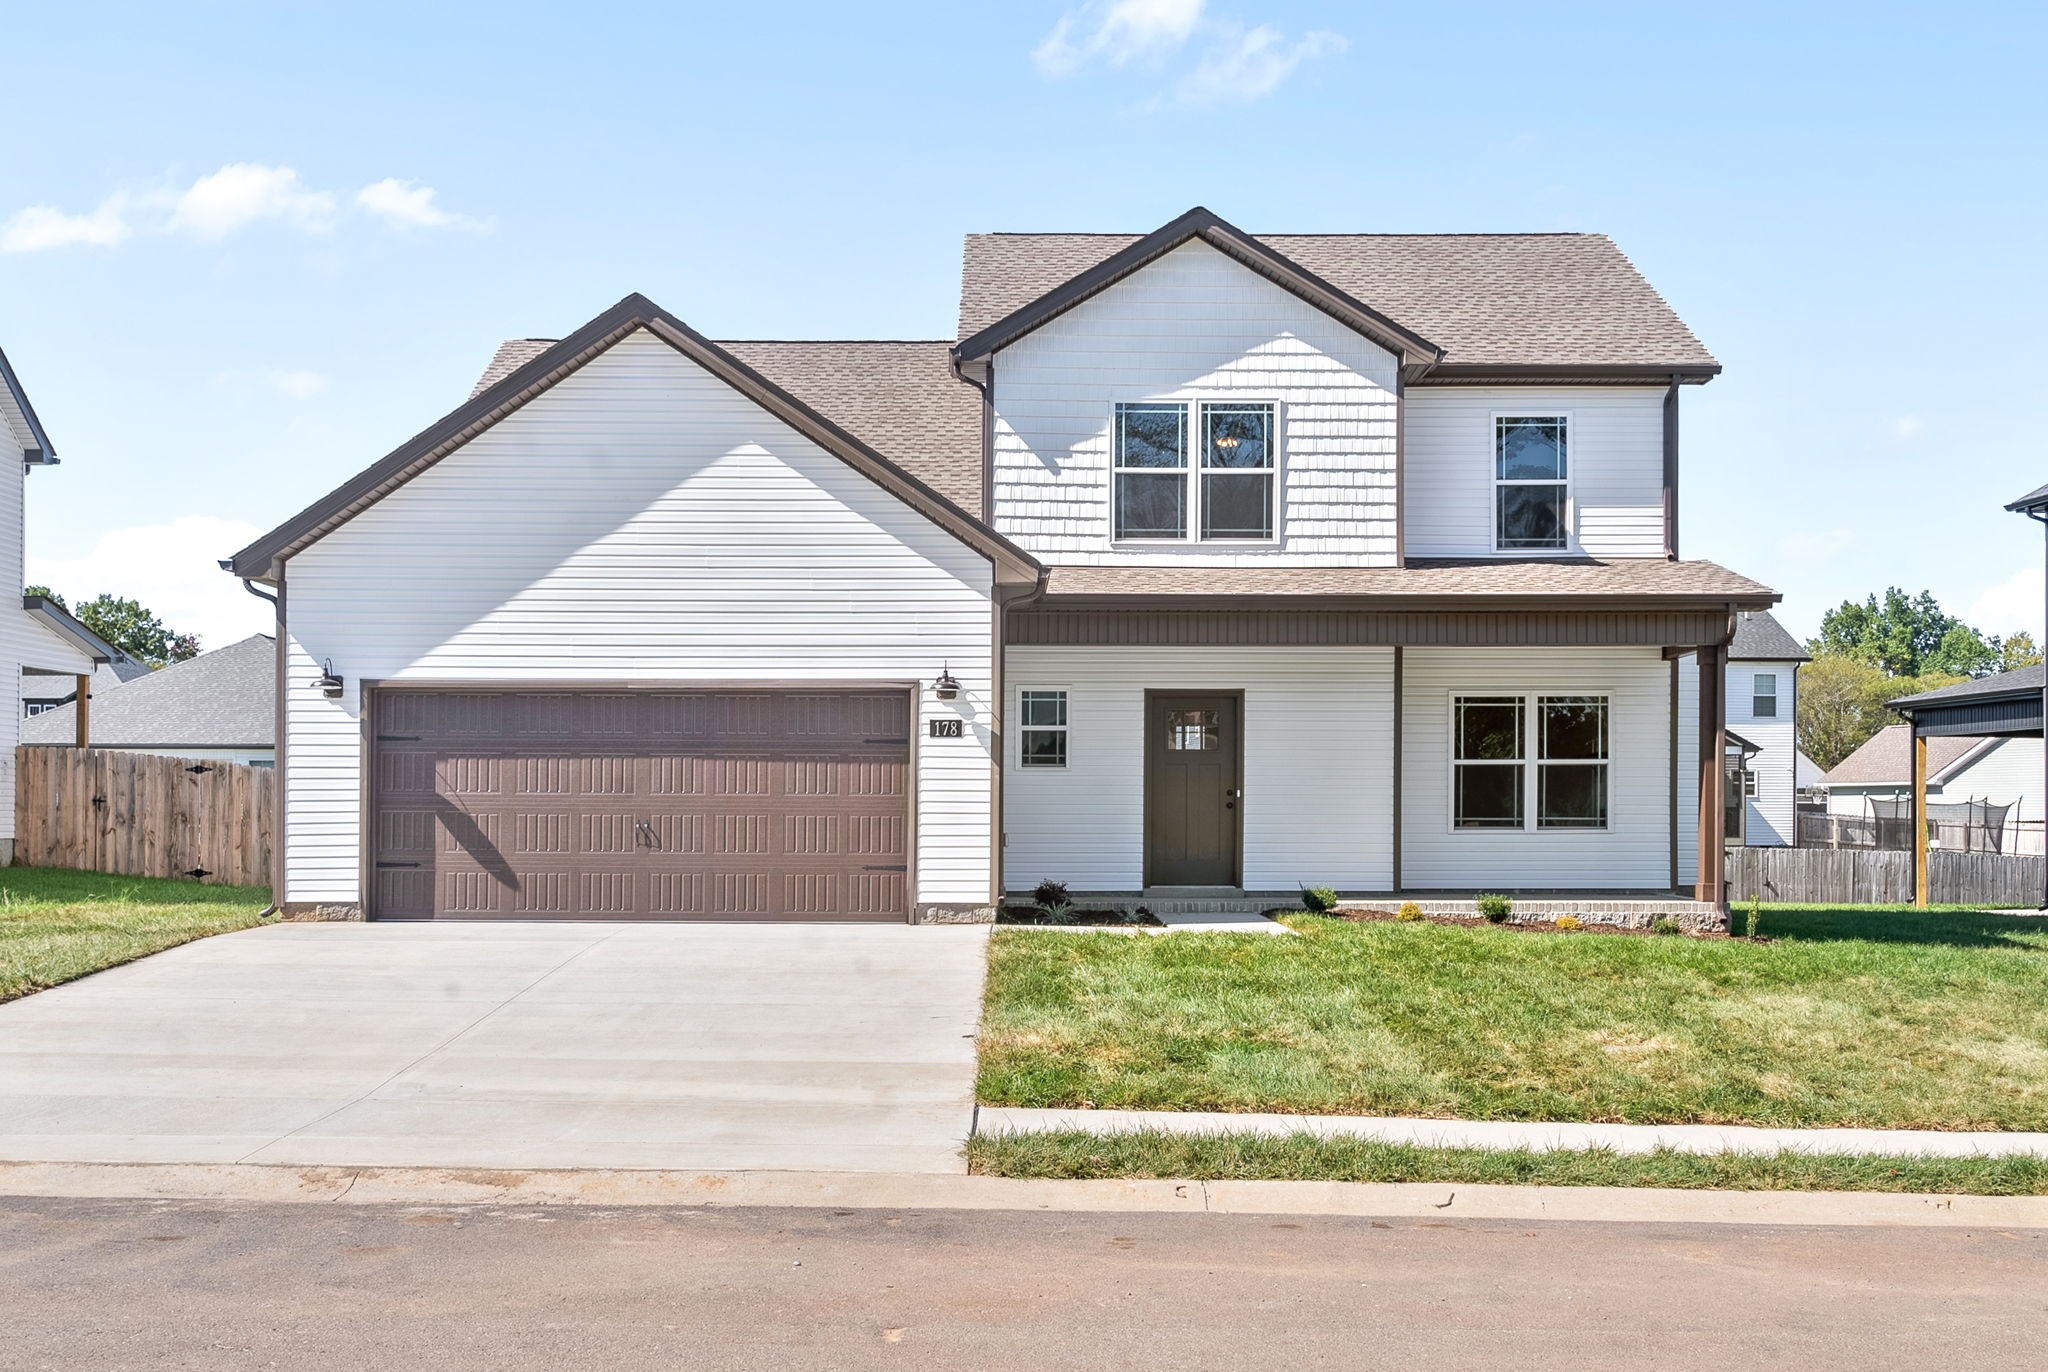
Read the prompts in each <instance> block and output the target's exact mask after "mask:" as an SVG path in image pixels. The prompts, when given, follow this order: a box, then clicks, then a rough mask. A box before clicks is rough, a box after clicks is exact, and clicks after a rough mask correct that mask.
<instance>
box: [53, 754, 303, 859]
mask: <svg viewBox="0 0 2048 1372" xmlns="http://www.w3.org/2000/svg"><path fill="white" fill-rule="evenodd" d="M276 786H277V775H276V773H275V772H273V771H272V770H271V769H270V768H268V767H250V766H248V765H246V764H243V763H237V762H214V761H210V760H209V761H203V762H202V761H198V760H196V759H193V758H183V757H153V756H151V755H149V754H146V753H118V752H113V751H110V750H106V749H100V748H30V747H20V748H17V749H15V751H14V860H15V861H16V862H18V863H20V864H21V865H23V866H24V867H76V868H81V869H83V870H85V871H90V872H118V873H120V874H122V875H123V876H135V877H184V878H188V879H195V880H199V881H204V882H210V883H218V884H224V885H232V886H268V885H269V884H270V877H271V869H270V854H271V843H272V841H273V835H272V833H271V828H272V816H273V815H274V813H275V809H274V801H275V796H276V789H275V788H276Z"/></svg>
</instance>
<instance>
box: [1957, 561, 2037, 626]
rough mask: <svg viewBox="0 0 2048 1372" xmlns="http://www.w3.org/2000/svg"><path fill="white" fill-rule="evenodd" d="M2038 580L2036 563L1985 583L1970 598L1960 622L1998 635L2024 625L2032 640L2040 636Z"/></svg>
mask: <svg viewBox="0 0 2048 1372" xmlns="http://www.w3.org/2000/svg"><path fill="white" fill-rule="evenodd" d="M2041 582H2042V573H2041V569H2040V568H2039V567H2028V568H2026V569H2025V570H2023V571H2018V572H2014V573H2013V574H2012V575H2011V576H2009V577H2007V578H2006V579H2005V580H2003V581H2001V582H1999V583H1998V584H1997V585H1995V586H1988V587H1986V588H1985V589H1984V591H1983V592H1982V593H1981V594H1979V595H1978V597H1977V598H1976V599H1975V600H1973V601H1971V602H1970V608H1969V610H1968V611H1966V612H1965V613H1964V615H1963V620H1964V622H1966V623H1968V624H1970V625H1973V626H1974V627H1976V628H1979V629H1982V630H1983V631H1984V632H1985V633H1987V634H1998V635H2000V636H2001V637H2002V636H2004V635H2006V634H2009V633H2011V632H2013V631H2014V630H2015V629H2025V630H2026V631H2027V632H2028V633H2030V634H2032V635H2033V636H2034V638H2035V640H2036V641H2038V640H2039V639H2040V637H2041Z"/></svg>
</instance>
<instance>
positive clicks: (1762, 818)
mask: <svg viewBox="0 0 2048 1372" xmlns="http://www.w3.org/2000/svg"><path fill="white" fill-rule="evenodd" d="M1795 667H1796V664H1794V663H1790V662H1731V663H1729V664H1728V727H1729V728H1730V729H1733V730H1734V731H1735V732H1736V733H1738V734H1741V735H1742V736H1743V737H1744V738H1746V739H1748V740H1749V741H1750V742H1751V743H1754V744H1758V745H1759V746H1760V747H1761V748H1762V749H1763V751H1762V752H1760V753H1758V754H1757V755H1756V756H1755V757H1752V758H1751V759H1750V760H1749V768H1750V770H1751V771H1752V772H1754V773H1755V774H1756V795H1755V797H1754V798H1752V799H1750V800H1747V801H1746V802H1744V803H1745V804H1746V805H1747V806H1748V807H1749V813H1748V818H1747V824H1748V832H1747V833H1746V834H1745V835H1744V838H1745V841H1747V842H1748V843H1749V844H1750V845H1751V846H1753V847H1777V846H1781V845H1785V844H1793V843H1797V842H1798V841H1799V821H1798V818H1797V816H1796V815H1795V813H1794V804H1795V793H1796V791H1797V789H1798V787H1797V783H1796V781H1795V780H1794V772H1795V770H1796V768H1797V766H1798V755H1797V753H1796V751H1795V747H1796V745H1795V743H1794V739H1793V735H1794V732H1795V723H1794V721H1795V714H1794V707H1795V706H1796V705H1797V703H1798V697H1797V696H1796V695H1795V694H1794V689H1795V688H1794V680H1795V678H1794V671H1795ZM1759 674H1762V675H1766V676H1774V677H1776V678H1777V687H1778V696H1777V700H1778V712H1777V714H1775V715H1768V716H1758V715H1757V714H1756V713H1755V712H1754V711H1755V706H1756V698H1755V697H1756V678H1757V676H1758V675H1759Z"/></svg>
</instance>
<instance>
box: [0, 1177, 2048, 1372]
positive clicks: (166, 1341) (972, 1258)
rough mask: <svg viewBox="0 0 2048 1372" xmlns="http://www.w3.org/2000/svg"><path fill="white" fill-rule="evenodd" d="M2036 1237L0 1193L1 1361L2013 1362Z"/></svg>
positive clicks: (110, 1365) (2036, 1254)
mask: <svg viewBox="0 0 2048 1372" xmlns="http://www.w3.org/2000/svg"><path fill="white" fill-rule="evenodd" d="M2044 1347H2048V1232H2044V1231H2039V1230H2010V1231H2000V1230H1984V1231H1968V1230H1940V1229H1880V1228H1856V1229H1849V1228H1843V1229H1791V1228H1780V1227H1755V1228H1750V1227H1733V1226H1721V1225H1713V1226H1704V1225H1702V1226H1680V1225H1669V1226H1665V1225H1636V1226H1622V1225H1593V1224H1554V1225H1546V1226H1541V1227H1531V1226H1529V1225H1526V1224H1498V1223H1489V1222H1480V1221H1466V1222H1458V1221H1444V1222H1420V1221H1387V1222H1383V1221H1374V1220H1360V1219H1285V1220H1276V1219H1267V1218H1260V1217H1246V1216H1222V1215H1200V1216H1195V1215H1102V1214H1053V1213H1029V1214H1025V1213H1001V1212H997V1213H987V1212H981V1213H972V1212H945V1213H933V1212H914V1211H893V1212H892V1211H886V1210H860V1211H825V1210H791V1209H776V1210H690V1209H679V1208H664V1209H631V1210H628V1209H597V1208H583V1207H576V1208H569V1207H561V1208H551V1209H536V1208H512V1207H503V1208H498V1207H493V1208H474V1209H471V1208H449V1207H419V1206H369V1205H346V1204H344V1205H333V1206H315V1205H303V1204H302V1205H259V1204H244V1203H234V1204H227V1203H213V1202H188V1201H178V1202H163V1201H107V1200H93V1201H77V1200H30V1199H0V1367H4V1368H8V1369H13V1368H65V1369H75V1368H92V1369H117V1368H144V1367H147V1368H157V1367H180V1368H215V1367H221V1368H262V1367H285V1368H292V1369H318V1368H351V1369H385V1368H394V1369H395V1368H404V1369H417V1368H432V1369H435V1372H442V1370H443V1369H448V1370H451V1372H452V1370H454V1369H466V1368H493V1369H496V1368H511V1367H545V1368H582V1367H592V1368H598V1367H602V1368H606V1369H613V1370H615V1372H634V1370H636V1369H642V1368H690V1369H725V1368H804V1369H813V1368H915V1369H919V1370H920V1372H924V1370H925V1369H936V1368H977V1369H985V1368H1001V1367H1009V1368H1020V1369H1039V1368H1116V1369H1119V1372H1124V1370H1125V1369H1149V1368H1170V1369H1176V1370H1178V1369H1201V1368H1227V1369H1232V1370H1233V1372H1243V1370H1244V1369H1262V1368H1287V1369H1291V1370H1293V1369H1302V1368H1323V1367H1329V1368H1347V1369H1349V1368H1375V1367H1401V1368H1413V1367H1443V1368H1460V1369H1466V1368H1471V1369H1491V1368H1513V1369H1515V1370H1516V1372H1536V1370H1537V1369H1545V1368H1571V1369H1597V1368H1608V1367H1613V1368H1627V1369H1629V1370H1630V1372H1643V1369H1646V1368H1650V1369H1654V1368H1690V1367H1713V1368H1715V1369H1716V1372H1728V1370H1729V1369H1743V1368H1799V1369H1802V1372H1812V1370H1813V1369H1817V1368H1829V1367H1850V1366H1853V1367H1857V1368H1859V1369H1876V1368H1935V1367H1975V1366H1983V1367H2024V1366H2038V1365H2039V1364H2040V1359H2041V1357H2042V1356H2043V1355H2042V1349H2043V1348H2044Z"/></svg>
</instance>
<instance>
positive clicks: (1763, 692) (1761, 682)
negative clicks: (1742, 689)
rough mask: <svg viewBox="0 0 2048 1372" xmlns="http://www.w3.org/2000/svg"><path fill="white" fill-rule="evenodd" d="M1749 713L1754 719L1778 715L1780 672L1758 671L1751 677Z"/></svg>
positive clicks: (1772, 717) (1770, 717) (1771, 717)
mask: <svg viewBox="0 0 2048 1372" xmlns="http://www.w3.org/2000/svg"><path fill="white" fill-rule="evenodd" d="M1749 714H1750V718H1752V719H1776V718H1777V717H1778V674H1777V673H1776V672H1758V673H1757V674H1756V675H1755V676H1753V677H1751V678H1750V679H1749Z"/></svg>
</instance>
